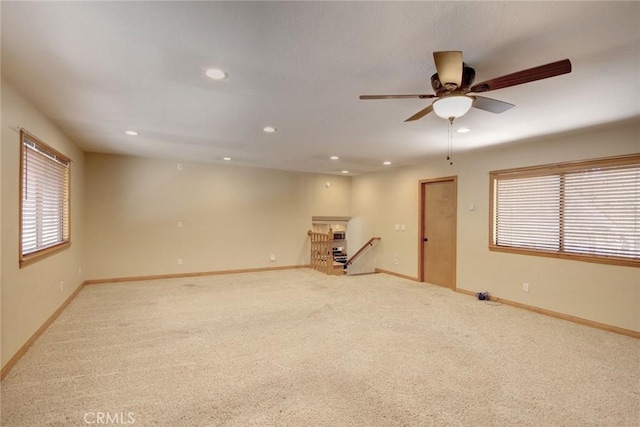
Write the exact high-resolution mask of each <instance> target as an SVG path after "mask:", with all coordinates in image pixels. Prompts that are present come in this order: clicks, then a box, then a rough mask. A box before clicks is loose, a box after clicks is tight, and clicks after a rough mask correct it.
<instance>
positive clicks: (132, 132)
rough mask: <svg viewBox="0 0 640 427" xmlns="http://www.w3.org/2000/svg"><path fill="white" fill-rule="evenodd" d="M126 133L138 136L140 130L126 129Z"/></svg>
mask: <svg viewBox="0 0 640 427" xmlns="http://www.w3.org/2000/svg"><path fill="white" fill-rule="evenodd" d="M124 133H126V134H127V135H131V136H138V132H136V131H135V130H128V131H125V132H124Z"/></svg>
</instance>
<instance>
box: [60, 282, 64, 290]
mask: <svg viewBox="0 0 640 427" xmlns="http://www.w3.org/2000/svg"><path fill="white" fill-rule="evenodd" d="M60 290H61V291H64V281H60Z"/></svg>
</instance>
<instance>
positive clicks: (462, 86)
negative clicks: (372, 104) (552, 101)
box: [360, 51, 571, 122]
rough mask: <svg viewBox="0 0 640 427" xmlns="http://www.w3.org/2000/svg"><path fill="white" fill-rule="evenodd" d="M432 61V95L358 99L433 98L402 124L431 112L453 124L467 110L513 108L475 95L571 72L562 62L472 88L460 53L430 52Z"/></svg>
mask: <svg viewBox="0 0 640 427" xmlns="http://www.w3.org/2000/svg"><path fill="white" fill-rule="evenodd" d="M433 59H434V62H435V64H436V71H437V72H436V73H435V74H434V75H433V76H431V86H432V87H433V90H434V92H435V94H417V95H361V96H360V99H404V98H419V99H428V98H437V99H436V100H435V101H434V102H433V103H432V104H431V105H429V106H428V107H426V108H423V109H422V110H420V111H418V112H417V113H416V114H414V115H413V116H411V117H409V118H408V119H407V120H405V122H410V121H413V120H418V119H420V118H422V117H424V116H426V115H427V114H429V113H430V112H432V111H434V112H435V113H436V114H437V115H438V116H440V117H442V118H445V119H448V120H449V121H450V122H453V120H454V119H456V118H458V117H461V116H463V115H465V114H466V113H467V112H468V111H469V109H470V108H471V107H475V108H478V109H480V110H485V111H489V112H491V113H496V114H499V113H502V112H504V111H507V110H509V109H511V108H513V107H515V105H513V104H510V103H508V102H504V101H499V100H497V99H493V98H487V97H484V96H479V95H476V94H477V93H483V92H489V91H491V90H496V89H503V88H506V87H510V86H516V85H519V84H523V83H529V82H533V81H536V80H542V79H547V78H549V77H555V76H559V75H562V74H566V73H570V72H571V61H569V60H568V59H563V60H561V61H556V62H552V63H550V64H546V65H540V66H538V67H534V68H529V69H527V70H522V71H518V72H515V73H511V74H507V75H504V76H501V77H496V78H494V79H490V80H486V81H484V82H481V83H477V84H475V85H474V84H473V81H474V79H475V77H476V71H475V70H474V69H473V68H471V67H469V66H467V64H465V63H464V62H462V52H460V51H441V52H433Z"/></svg>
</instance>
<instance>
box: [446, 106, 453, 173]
mask: <svg viewBox="0 0 640 427" xmlns="http://www.w3.org/2000/svg"><path fill="white" fill-rule="evenodd" d="M454 119H455V117H449V138H448V140H447V160H449V166H453V120H454Z"/></svg>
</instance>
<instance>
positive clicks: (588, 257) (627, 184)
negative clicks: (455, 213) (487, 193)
mask: <svg viewBox="0 0 640 427" xmlns="http://www.w3.org/2000/svg"><path fill="white" fill-rule="evenodd" d="M490 179H491V205H490V206H491V230H490V241H489V249H490V250H496V251H504V252H518V253H526V254H534V255H542V256H554V257H559V258H571V259H581V260H585V261H593V262H604V263H611V264H622V265H632V266H640V155H631V156H624V157H616V158H608V159H600V160H589V161H580V162H571V163H561V164H555V165H545V166H538V167H531V168H521V169H510V170H503V171H493V172H491V173H490Z"/></svg>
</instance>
